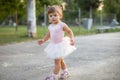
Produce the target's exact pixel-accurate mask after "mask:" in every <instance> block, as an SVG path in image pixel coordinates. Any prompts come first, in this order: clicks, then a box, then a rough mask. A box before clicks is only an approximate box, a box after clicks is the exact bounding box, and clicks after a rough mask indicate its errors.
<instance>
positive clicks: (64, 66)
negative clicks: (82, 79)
mask: <svg viewBox="0 0 120 80" xmlns="http://www.w3.org/2000/svg"><path fill="white" fill-rule="evenodd" d="M61 69H62V70H65V69H67V67H66V64H65V61H64V59H63V58H62V59H61Z"/></svg>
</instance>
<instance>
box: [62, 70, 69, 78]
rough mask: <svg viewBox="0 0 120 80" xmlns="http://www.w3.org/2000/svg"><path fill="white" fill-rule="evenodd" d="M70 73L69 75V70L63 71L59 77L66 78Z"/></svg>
mask: <svg viewBox="0 0 120 80" xmlns="http://www.w3.org/2000/svg"><path fill="white" fill-rule="evenodd" d="M69 76H70V75H69V72H68V71H63V73H62V74H61V75H60V79H66V78H68V77H69Z"/></svg>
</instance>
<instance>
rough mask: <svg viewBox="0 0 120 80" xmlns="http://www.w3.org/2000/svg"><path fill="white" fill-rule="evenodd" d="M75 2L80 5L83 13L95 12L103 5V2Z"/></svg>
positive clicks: (92, 0) (98, 0) (81, 0)
mask: <svg viewBox="0 0 120 80" xmlns="http://www.w3.org/2000/svg"><path fill="white" fill-rule="evenodd" d="M74 1H75V3H77V4H78V6H79V7H80V8H81V10H82V11H85V13H86V12H88V11H91V10H92V11H95V10H96V9H97V8H98V7H99V5H100V3H101V0H74Z"/></svg>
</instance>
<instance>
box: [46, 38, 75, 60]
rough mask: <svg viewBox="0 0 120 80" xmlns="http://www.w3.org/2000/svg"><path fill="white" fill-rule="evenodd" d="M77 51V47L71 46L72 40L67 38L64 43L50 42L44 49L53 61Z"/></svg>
mask: <svg viewBox="0 0 120 80" xmlns="http://www.w3.org/2000/svg"><path fill="white" fill-rule="evenodd" d="M75 49H76V47H75V46H72V45H70V38H69V37H65V38H64V40H63V41H62V42H59V43H56V44H55V43H52V42H50V43H49V44H48V45H47V47H46V48H45V49H44V51H45V52H46V54H47V56H48V57H49V58H52V59H56V58H60V57H66V56H67V55H69V54H70V53H72V52H73V51H74V50H75Z"/></svg>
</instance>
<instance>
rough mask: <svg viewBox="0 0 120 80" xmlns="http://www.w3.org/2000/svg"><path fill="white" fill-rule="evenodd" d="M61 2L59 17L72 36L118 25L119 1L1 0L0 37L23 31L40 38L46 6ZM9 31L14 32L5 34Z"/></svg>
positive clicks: (44, 29) (46, 23) (27, 34)
mask: <svg viewBox="0 0 120 80" xmlns="http://www.w3.org/2000/svg"><path fill="white" fill-rule="evenodd" d="M62 3H65V10H64V11H63V15H64V17H63V19H62V20H63V21H64V22H65V23H67V24H68V25H69V26H70V27H72V29H73V30H75V31H76V32H75V31H74V32H75V35H81V34H82V32H83V33H85V34H86V33H89V31H90V32H92V33H95V30H96V28H97V27H103V26H110V25H111V23H112V22H113V23H112V24H115V25H117V26H119V23H120V5H119V4H120V0H0V36H1V37H2V38H4V37H5V36H10V34H16V33H14V31H15V32H17V33H18V32H20V34H18V35H17V36H19V35H21V33H22V35H21V36H28V37H35V38H36V37H37V39H38V38H41V37H42V36H43V35H45V34H46V32H47V26H48V25H49V23H48V19H47V15H46V10H47V6H50V5H61V4H62ZM73 27H75V28H76V29H74V28H73ZM21 28H22V29H21ZM11 29H12V30H11ZM83 29H85V30H84V31H81V30H83ZM8 30H10V32H13V33H8V34H9V35H7V32H9V31H8ZM91 30H92V31H91ZM115 31H119V29H117V30H115ZM80 32H81V33H80ZM4 33H5V34H4ZM23 33H24V34H23ZM2 38H1V39H0V41H2V42H4V40H6V39H9V38H10V37H9V38H6V39H2ZM20 38H23V37H20ZM8 41H9V40H8Z"/></svg>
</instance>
